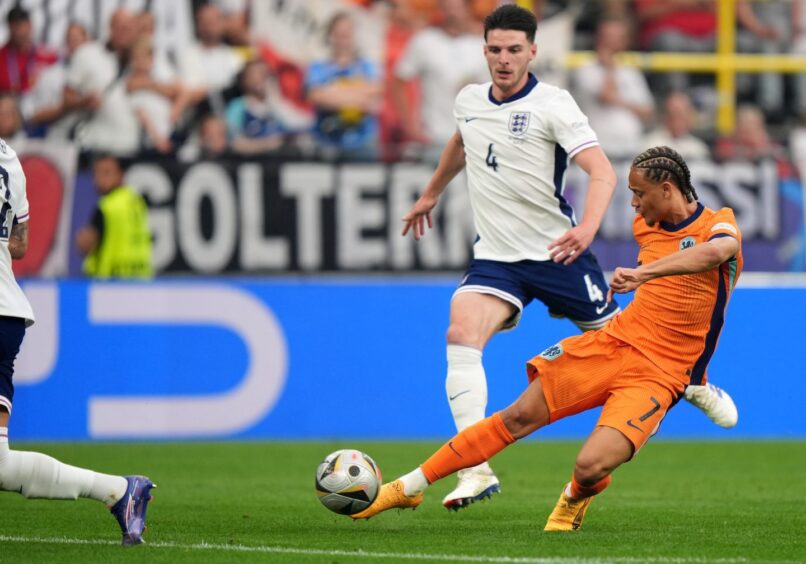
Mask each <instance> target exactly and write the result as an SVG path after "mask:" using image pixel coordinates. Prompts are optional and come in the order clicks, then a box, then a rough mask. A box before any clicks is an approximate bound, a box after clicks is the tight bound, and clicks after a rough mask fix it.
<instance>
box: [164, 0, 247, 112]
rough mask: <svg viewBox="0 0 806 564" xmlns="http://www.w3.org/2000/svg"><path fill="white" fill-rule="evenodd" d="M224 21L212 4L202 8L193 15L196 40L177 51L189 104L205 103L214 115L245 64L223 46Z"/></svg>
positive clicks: (235, 53) (223, 104) (221, 106)
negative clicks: (187, 90)
mask: <svg viewBox="0 0 806 564" xmlns="http://www.w3.org/2000/svg"><path fill="white" fill-rule="evenodd" d="M225 32H226V29H225V20H224V17H223V16H222V14H221V10H220V9H219V8H218V6H216V5H215V4H205V5H202V6H201V7H200V8H199V9H198V11H197V12H196V36H197V41H194V42H193V43H191V44H190V45H187V46H186V47H185V48H184V49H182V50H181V51H180V52H179V58H178V67H179V78H180V80H181V81H182V82H183V83H184V84H185V86H186V87H187V88H188V89H189V101H190V103H191V104H197V103H199V102H203V101H204V100H207V103H208V105H209V106H210V108H211V109H212V110H213V111H215V112H216V113H223V111H224V108H225V106H226V102H225V100H224V95H223V92H224V90H226V89H227V88H229V87H231V86H233V84H234V83H235V80H236V77H237V76H238V72H239V71H240V70H241V68H242V67H243V64H244V61H243V59H242V58H241V57H240V56H239V55H238V53H237V52H236V51H235V50H233V49H232V48H231V47H230V46H228V45H227V44H226V43H224V34H225Z"/></svg>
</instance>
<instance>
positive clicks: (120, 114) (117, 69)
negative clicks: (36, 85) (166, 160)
mask: <svg viewBox="0 0 806 564" xmlns="http://www.w3.org/2000/svg"><path fill="white" fill-rule="evenodd" d="M109 26H110V32H109V41H108V42H107V43H106V45H102V44H100V43H98V42H95V41H93V42H88V43H85V44H84V45H82V46H81V47H79V48H78V49H77V50H76V52H75V53H74V55H73V57H72V58H71V59H70V64H69V66H68V68H67V80H66V82H67V86H66V88H65V93H64V102H65V105H66V107H67V108H68V109H69V110H73V109H76V110H82V111H83V113H84V119H83V122H82V123H81V124H80V131H79V132H78V134H77V140H78V141H79V144H80V146H81V147H82V149H85V150H90V151H93V150H95V151H103V152H109V153H114V154H117V155H129V154H132V153H134V152H135V151H137V150H138V149H139V147H140V124H139V123H138V121H137V117H136V116H135V114H134V112H133V110H132V108H131V104H130V103H129V100H128V94H127V92H126V84H125V80H124V79H123V71H124V69H125V68H126V65H127V63H128V59H129V54H130V50H131V46H132V44H133V43H134V40H135V38H136V37H135V33H136V27H135V25H134V16H133V14H132V13H131V12H129V11H127V10H124V9H118V10H116V11H115V12H114V13H113V14H112V17H111V18H110V20H109Z"/></svg>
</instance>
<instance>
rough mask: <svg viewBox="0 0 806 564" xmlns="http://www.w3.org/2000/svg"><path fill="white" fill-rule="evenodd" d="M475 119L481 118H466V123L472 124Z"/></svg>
mask: <svg viewBox="0 0 806 564" xmlns="http://www.w3.org/2000/svg"><path fill="white" fill-rule="evenodd" d="M474 119H479V118H477V117H472V118H469V117H466V118H465V123H470V122H471V121H473V120H474Z"/></svg>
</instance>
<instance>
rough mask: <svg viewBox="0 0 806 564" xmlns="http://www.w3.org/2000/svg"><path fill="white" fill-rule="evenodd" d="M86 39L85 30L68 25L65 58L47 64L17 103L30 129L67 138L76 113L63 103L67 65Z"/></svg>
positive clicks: (49, 135)
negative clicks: (31, 86)
mask: <svg viewBox="0 0 806 564" xmlns="http://www.w3.org/2000/svg"><path fill="white" fill-rule="evenodd" d="M88 41H89V36H88V34H87V30H86V29H85V28H84V26H83V25H81V24H79V23H71V24H70V25H69V26H68V27H67V35H66V37H65V53H64V57H62V59H61V60H59V61H58V62H56V63H54V64H52V65H50V66H49V67H46V68H45V69H44V70H43V71H42V72H41V73H40V74H39V78H38V79H37V81H36V84H35V85H34V87H33V88H32V89H31V90H29V91H28V93H26V94H25V95H24V96H23V97H22V101H21V102H20V106H21V109H22V115H23V118H24V119H25V123H26V125H27V127H28V129H29V130H31V129H33V130H34V131H36V132H37V133H39V134H40V135H44V136H46V137H48V138H49V139H59V140H67V139H69V138H70V136H71V134H72V130H73V127H74V126H75V124H76V123H77V121H78V119H79V116H78V113H77V112H75V111H71V110H70V109H69V108H68V107H67V106H66V105H65V103H64V87H65V85H66V81H67V68H68V66H69V64H70V60H71V59H72V57H73V55H74V54H75V52H76V51H77V50H78V48H79V47H81V46H82V45H84V44H85V43H87V42H88Z"/></svg>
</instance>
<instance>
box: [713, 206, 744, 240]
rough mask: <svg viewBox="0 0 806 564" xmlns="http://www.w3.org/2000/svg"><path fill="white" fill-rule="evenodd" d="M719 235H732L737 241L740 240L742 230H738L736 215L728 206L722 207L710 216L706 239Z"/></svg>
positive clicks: (715, 237)
mask: <svg viewBox="0 0 806 564" xmlns="http://www.w3.org/2000/svg"><path fill="white" fill-rule="evenodd" d="M719 237H733V238H734V239H737V240H738V241H739V242H741V240H742V232H741V231H740V230H739V226H738V224H737V223H736V216H735V215H734V214H733V210H732V209H730V208H722V209H721V210H719V211H718V212H717V213H715V214H714V215H713V217H712V218H711V221H710V225H709V227H708V234H707V236H706V239H707V240H708V241H712V240H714V239H718V238H719Z"/></svg>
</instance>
